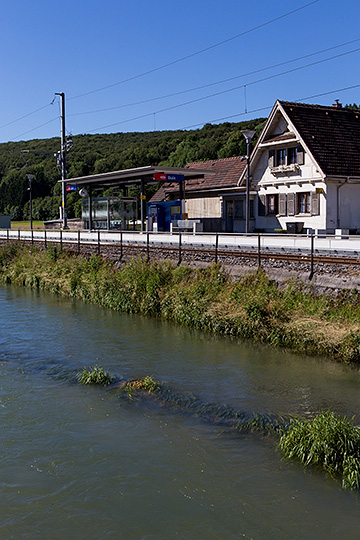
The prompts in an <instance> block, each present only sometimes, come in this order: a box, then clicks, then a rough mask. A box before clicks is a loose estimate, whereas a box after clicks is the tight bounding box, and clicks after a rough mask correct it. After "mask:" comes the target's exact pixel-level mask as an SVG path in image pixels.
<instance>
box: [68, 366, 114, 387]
mask: <svg viewBox="0 0 360 540" xmlns="http://www.w3.org/2000/svg"><path fill="white" fill-rule="evenodd" d="M114 379H115V377H114V376H113V375H110V373H109V372H107V371H105V370H104V368H102V367H100V366H98V365H97V364H96V365H95V366H94V367H93V368H88V369H87V368H84V369H83V370H82V371H81V372H80V373H78V375H77V380H78V381H79V382H80V383H81V384H97V385H99V386H107V385H109V384H111V383H112V382H113V381H114Z"/></svg>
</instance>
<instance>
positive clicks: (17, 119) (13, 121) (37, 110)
mask: <svg viewBox="0 0 360 540" xmlns="http://www.w3.org/2000/svg"><path fill="white" fill-rule="evenodd" d="M50 105H51V103H48V104H47V105H44V106H43V107H40V108H39V109H35V111H32V112H29V113H28V114H24V116H20V118H16V119H15V120H12V121H11V122H8V123H7V124H3V125H2V126H0V129H2V128H4V127H7V126H10V125H11V124H15V122H20V120H23V119H24V118H27V117H28V116H31V115H32V114H35V113H37V112H39V111H42V110H43V109H46V107H49V106H50Z"/></svg>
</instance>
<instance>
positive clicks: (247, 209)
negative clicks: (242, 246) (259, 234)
mask: <svg viewBox="0 0 360 540" xmlns="http://www.w3.org/2000/svg"><path fill="white" fill-rule="evenodd" d="M241 133H242V134H243V135H244V137H245V139H246V158H247V170H246V204H245V232H246V233H248V232H249V229H250V227H249V223H250V143H251V139H252V138H253V136H254V135H255V133H256V131H254V130H252V129H244V130H242V132H241Z"/></svg>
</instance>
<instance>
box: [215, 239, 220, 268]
mask: <svg viewBox="0 0 360 540" xmlns="http://www.w3.org/2000/svg"><path fill="white" fill-rule="evenodd" d="M218 250H219V233H216V235H215V264H217V262H218Z"/></svg>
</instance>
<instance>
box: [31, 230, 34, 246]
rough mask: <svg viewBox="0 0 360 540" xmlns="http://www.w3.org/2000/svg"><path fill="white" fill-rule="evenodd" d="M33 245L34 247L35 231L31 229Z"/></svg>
mask: <svg viewBox="0 0 360 540" xmlns="http://www.w3.org/2000/svg"><path fill="white" fill-rule="evenodd" d="M31 245H32V246H33V245H34V231H33V230H32V229H31Z"/></svg>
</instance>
